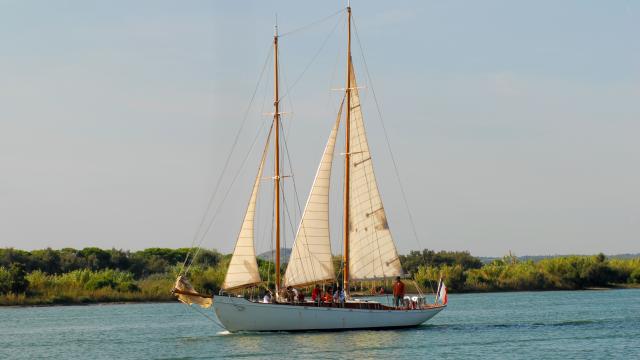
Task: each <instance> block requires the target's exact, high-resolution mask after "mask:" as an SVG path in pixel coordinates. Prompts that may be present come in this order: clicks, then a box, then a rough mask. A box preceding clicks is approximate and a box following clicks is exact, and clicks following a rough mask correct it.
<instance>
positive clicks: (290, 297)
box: [262, 276, 405, 307]
mask: <svg viewBox="0 0 640 360" xmlns="http://www.w3.org/2000/svg"><path fill="white" fill-rule="evenodd" d="M404 295H405V288H404V283H403V282H402V280H400V277H399V276H398V277H396V281H395V282H394V283H393V303H394V306H396V307H400V306H403V305H404V304H403V299H404ZM281 298H283V299H284V300H285V302H287V303H292V304H295V303H304V302H305V296H304V293H303V292H302V291H300V290H299V289H296V288H294V287H291V286H288V287H287V288H286V289H285V291H283V292H282V293H281ZM345 300H346V294H345V291H344V289H342V287H340V286H335V287H334V286H328V287H327V288H326V290H325V291H323V290H322V288H321V287H320V285H319V284H316V285H315V286H314V288H313V291H312V292H311V301H313V303H315V304H318V305H320V304H344V302H345ZM262 302H263V303H271V302H273V297H272V293H271V290H267V292H266V293H265V295H264V297H263V299H262Z"/></svg>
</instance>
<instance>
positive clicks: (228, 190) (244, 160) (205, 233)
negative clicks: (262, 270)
mask: <svg viewBox="0 0 640 360" xmlns="http://www.w3.org/2000/svg"><path fill="white" fill-rule="evenodd" d="M264 124H265V122H263V123H262V125H261V126H260V128H259V129H258V132H257V133H256V136H255V137H254V139H253V142H252V143H251V146H250V147H249V150H248V151H247V153H246V155H245V157H244V159H242V162H241V163H240V167H239V168H238V171H237V172H236V173H235V175H234V176H233V179H232V180H231V183H230V184H229V187H228V188H227V192H226V193H225V194H224V196H223V197H222V201H221V202H220V203H219V205H218V207H217V208H216V210H215V212H214V213H213V216H212V217H211V220H210V221H209V224H208V225H207V227H206V229H205V231H204V233H203V234H202V237H201V238H200V241H199V242H198V244H197V246H196V251H195V253H194V254H193V256H192V257H191V262H190V263H189V265H188V266H187V269H186V270H185V272H184V273H185V274H186V273H188V272H189V269H190V268H191V265H193V262H194V261H195V259H196V257H197V256H198V254H199V253H200V249H201V247H200V245H202V242H203V241H204V239H205V237H206V236H207V234H208V233H209V231H210V230H211V227H212V226H213V223H214V222H215V220H216V218H217V217H218V214H219V213H220V209H222V205H223V204H224V202H225V201H226V200H227V197H228V196H229V193H231V189H232V188H233V185H234V184H235V182H236V180H237V179H238V176H239V175H240V173H241V172H242V170H243V169H244V166H245V164H246V162H247V159H248V158H249V155H250V154H251V151H252V150H253V148H254V147H255V145H256V143H257V142H258V138H259V137H260V133H261V132H262V129H263V128H264ZM271 129H273V123H272V125H271V127H270V128H269V134H271ZM267 140H268V138H267Z"/></svg>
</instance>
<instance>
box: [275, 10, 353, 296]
mask: <svg viewBox="0 0 640 360" xmlns="http://www.w3.org/2000/svg"><path fill="white" fill-rule="evenodd" d="M347 19H348V20H347V23H348V30H347V34H348V40H347V88H346V97H347V118H346V121H345V138H346V139H345V151H344V152H345V156H344V215H343V221H344V224H343V229H344V235H343V236H344V238H343V240H344V251H343V263H344V269H343V272H342V275H343V278H342V287H343V289H344V291H345V294H347V295H348V293H349V223H350V221H349V206H350V204H349V187H350V184H351V183H350V179H349V178H350V174H349V173H350V165H351V153H350V152H349V151H350V148H351V144H350V142H351V141H350V136H351V4H350V3H349V4H348V6H347ZM276 139H277V137H276ZM276 141H277V140H276Z"/></svg>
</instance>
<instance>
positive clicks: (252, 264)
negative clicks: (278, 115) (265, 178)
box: [222, 130, 271, 290]
mask: <svg viewBox="0 0 640 360" xmlns="http://www.w3.org/2000/svg"><path fill="white" fill-rule="evenodd" d="M270 139H271V130H269V135H268V136H267V143H266V144H265V146H264V151H263V152H262V159H261V160H260V167H259V168H258V174H257V175H256V180H255V182H254V184H253V191H252V192H251V198H250V199H249V205H248V206H247V212H246V214H245V216H244V221H243V222H242V227H241V228H240V234H239V235H238V240H237V241H236V247H235V249H234V250H233V255H232V256H231V262H230V263H229V268H228V269H227V275H226V276H225V278H224V283H223V284H222V289H223V290H233V289H236V288H240V287H245V286H248V285H254V284H258V283H260V273H259V272H258V261H257V260H256V250H255V247H254V243H253V233H254V223H255V216H256V202H257V198H258V189H259V188H260V180H261V178H262V170H263V168H264V163H265V160H266V156H267V149H268V148H269V141H270Z"/></svg>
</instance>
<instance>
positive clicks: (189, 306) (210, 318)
mask: <svg viewBox="0 0 640 360" xmlns="http://www.w3.org/2000/svg"><path fill="white" fill-rule="evenodd" d="M185 306H187V307H188V308H190V309H192V310H195V311H196V312H198V313H200V315H202V316H204V317H206V318H207V319H209V320H211V321H213V323H214V324H216V325H218V326H220V327H221V328H222V329H223V330H224V326H223V325H222V324H220V323H219V322H218V321H217V320H216V319H214V318H212V317H211V316H209V315H207V314H206V313H205V312H204V311H202V310H200V309H198V308H197V307H194V306H191V305H187V304H185Z"/></svg>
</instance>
